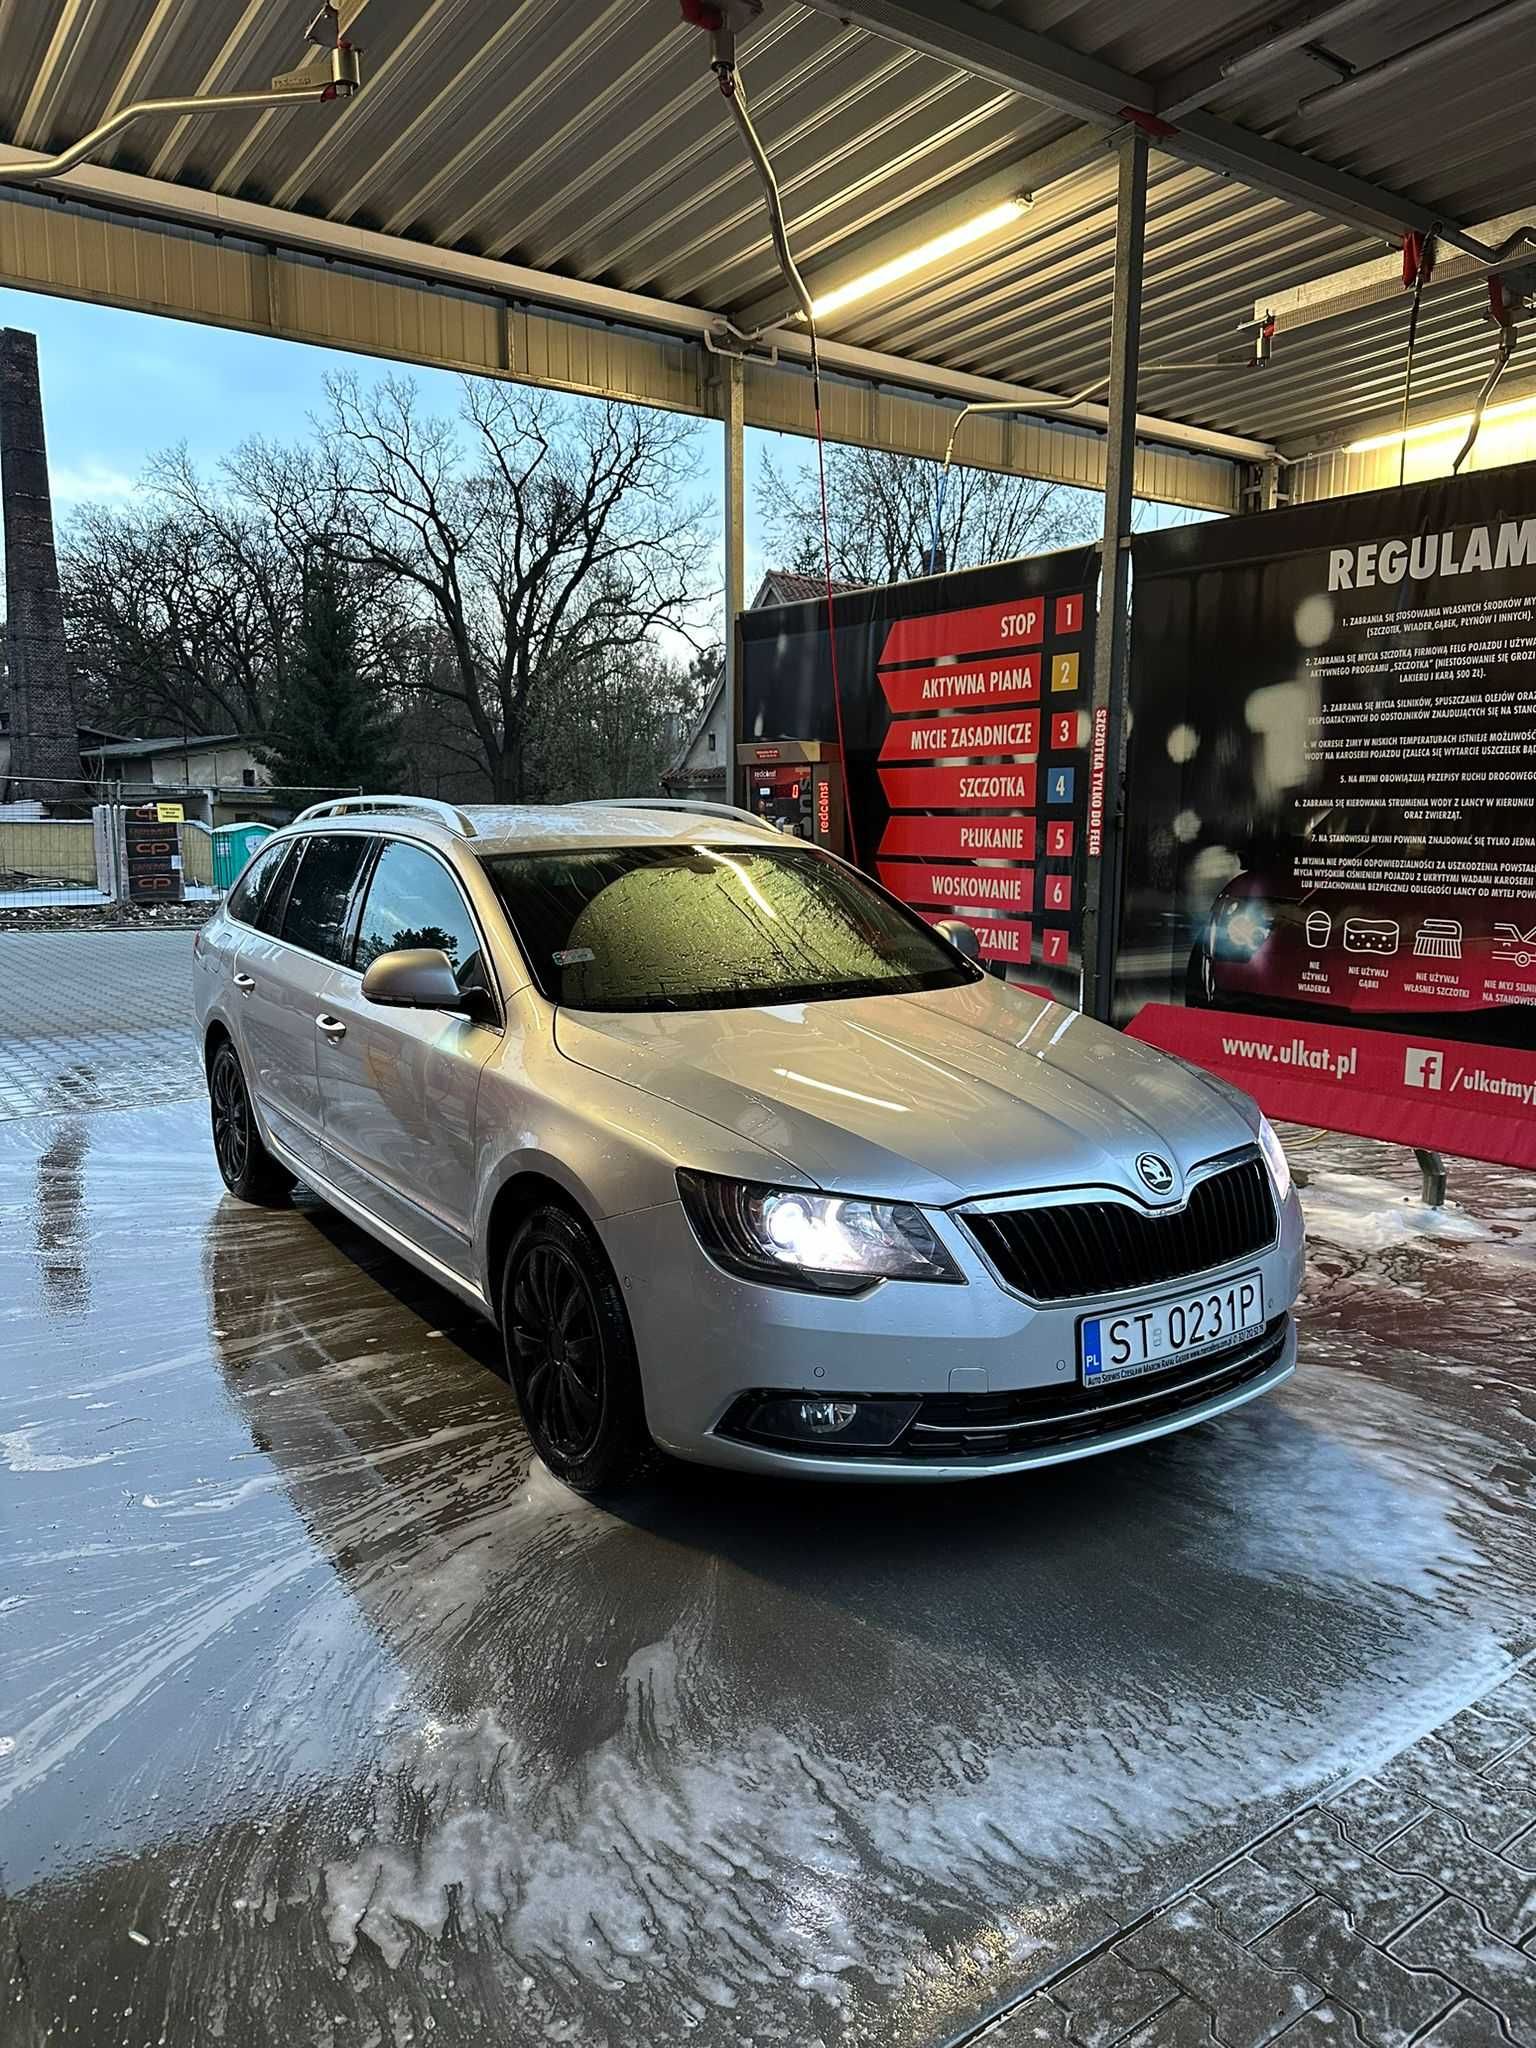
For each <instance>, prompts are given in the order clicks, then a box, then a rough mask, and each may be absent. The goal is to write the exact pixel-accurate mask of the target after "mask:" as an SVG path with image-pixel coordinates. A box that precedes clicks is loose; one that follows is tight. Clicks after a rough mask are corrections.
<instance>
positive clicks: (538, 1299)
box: [501, 1203, 654, 1493]
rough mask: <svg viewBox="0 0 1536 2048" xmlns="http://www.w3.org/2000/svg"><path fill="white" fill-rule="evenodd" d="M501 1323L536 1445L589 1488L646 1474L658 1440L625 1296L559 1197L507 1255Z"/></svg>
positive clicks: (607, 1487)
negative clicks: (649, 1419) (648, 1422)
mask: <svg viewBox="0 0 1536 2048" xmlns="http://www.w3.org/2000/svg"><path fill="white" fill-rule="evenodd" d="M501 1326H502V1335H503V1339H504V1342H505V1344H506V1353H507V1376H508V1378H509V1379H510V1380H511V1382H512V1386H513V1389H514V1390H515V1392H516V1394H517V1399H518V1405H519V1407H520V1408H521V1409H522V1411H523V1421H524V1423H525V1424H526V1425H527V1429H528V1434H529V1436H530V1437H531V1438H532V1440H533V1446H534V1449H535V1450H536V1451H537V1452H538V1454H539V1456H540V1457H541V1458H542V1459H543V1460H544V1462H545V1464H546V1465H548V1467H549V1469H550V1470H551V1472H553V1473H554V1474H555V1476H556V1478H557V1479H562V1480H564V1481H565V1483H566V1484H567V1485H568V1486H571V1487H574V1488H575V1489H576V1490H577V1491H578V1492H581V1493H604V1492H611V1491H614V1490H616V1489H617V1488H619V1487H622V1486H625V1485H627V1484H629V1483H630V1482H631V1481H632V1480H634V1479H636V1478H638V1477H639V1476H640V1474H641V1473H642V1472H643V1471H644V1470H645V1468H646V1467H647V1466H648V1465H649V1464H650V1463H651V1461H652V1458H653V1455H654V1448H653V1446H652V1443H651V1439H650V1434H649V1432H648V1431H647V1429H646V1426H645V1406H644V1402H643V1399H642V1397H641V1392H640V1376H639V1371H638V1369H637V1367H636V1364H635V1353H634V1341H633V1338H632V1337H631V1334H630V1328H629V1317H628V1315H627V1313H626V1312H625V1308H624V1300H623V1296H622V1295H621V1294H620V1292H619V1288H618V1284H617V1282H616V1281H615V1279H614V1277H613V1274H612V1271H611V1270H610V1268H609V1266H608V1262H607V1260H606V1258H605V1257H604V1256H603V1251H602V1247H601V1246H600V1245H599V1244H598V1243H597V1241H596V1239H595V1238H594V1237H593V1236H592V1234H591V1232H590V1231H589V1230H588V1229H587V1228H586V1226H585V1224H583V1223H582V1222H581V1221H580V1220H579V1219H578V1218H577V1217H576V1216H574V1215H573V1214H572V1213H571V1212H570V1211H569V1210H567V1209H564V1208H561V1207H559V1206H557V1205H555V1204H553V1203H550V1204H547V1205H545V1206H543V1207H541V1208H539V1209H536V1210H535V1211H534V1212H533V1213H532V1215H530V1216H529V1217H528V1218H527V1219H526V1220H525V1222H524V1223H523V1225H522V1227H521V1228H520V1229H519V1231H518V1233H517V1235H516V1237H515V1238H514V1239H513V1241H512V1247H511V1249H510V1251H509V1252H508V1254H507V1263H506V1269H505V1272H504V1274H503V1277H502V1298H501Z"/></svg>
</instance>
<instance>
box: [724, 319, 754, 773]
mask: <svg viewBox="0 0 1536 2048" xmlns="http://www.w3.org/2000/svg"><path fill="white" fill-rule="evenodd" d="M720 418H721V422H722V427H723V434H722V438H723V440H724V443H725V489H724V492H723V494H722V502H723V505H724V510H725V800H726V802H727V803H728V804H733V803H735V802H736V780H737V778H736V742H737V739H738V738H739V736H740V733H741V644H740V641H739V639H738V636H737V632H736V620H737V616H738V614H739V613H741V612H742V611H744V610H745V609H746V603H747V436H746V422H747V412H746V376H745V372H744V370H743V367H742V362H741V358H740V357H739V356H727V357H725V358H724V359H723V360H722V361H721V365H720Z"/></svg>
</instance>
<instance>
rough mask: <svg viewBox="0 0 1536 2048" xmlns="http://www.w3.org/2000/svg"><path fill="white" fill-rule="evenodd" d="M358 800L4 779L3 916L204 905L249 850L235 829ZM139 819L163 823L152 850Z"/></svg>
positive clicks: (309, 793)
mask: <svg viewBox="0 0 1536 2048" xmlns="http://www.w3.org/2000/svg"><path fill="white" fill-rule="evenodd" d="M357 794H358V792H357V790H356V789H355V788H352V789H318V788H317V789H308V788H305V789H297V788H295V789H283V790H281V791H279V790H269V789H257V790H250V789H247V788H245V787H243V786H241V787H239V788H230V789H224V788H190V787H180V786H176V785H170V784H162V783H125V782H121V781H113V782H110V783H105V782H87V781H84V780H81V781H76V782H66V781H62V780H58V779H46V780H44V779H40V778H36V777H22V776H13V775H7V776H3V777H0V913H4V912H24V913H36V914H42V915H46V913H47V912H48V911H49V910H53V909H89V908H93V907H95V908H105V907H106V906H108V905H111V904H116V903H123V902H144V903H147V902H153V901H157V900H158V901H162V902H192V903H197V902H203V903H209V904H211V903H214V902H216V901H217V900H218V899H219V897H220V896H222V894H223V893H224V890H225V889H226V888H227V887H228V885H229V883H230V881H231V880H232V879H233V876H234V874H236V873H238V871H239V868H240V867H241V866H242V865H243V864H244V860H245V856H246V853H247V852H248V851H249V842H248V841H247V840H245V839H243V838H242V837H241V836H240V835H239V834H238V833H235V832H234V831H233V828H236V827H238V826H239V825H241V824H247V825H254V826H260V825H268V826H272V827H276V826H278V825H282V824H286V823H287V822H288V820H289V819H290V818H292V817H294V816H296V815H297V813H298V812H299V811H300V810H302V809H304V808H305V807H306V806H307V805H308V804H311V803H318V802H320V801H321V800H322V799H324V798H327V797H336V796H355V795H357ZM177 812H180V814H181V815H180V816H179V817H178V816H176V813H177ZM146 821H149V822H155V823H163V825H164V827H165V829H164V831H163V832H161V833H159V834H158V835H151V837H153V838H154V842H155V843H154V847H153V849H151V848H150V846H149V845H148V843H147V841H146V837H145V831H144V825H145V823H146ZM130 842H132V843H130Z"/></svg>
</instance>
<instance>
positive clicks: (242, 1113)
mask: <svg viewBox="0 0 1536 2048" xmlns="http://www.w3.org/2000/svg"><path fill="white" fill-rule="evenodd" d="M208 1105H209V1112H210V1115H211V1117H212V1122H213V1156H214V1158H215V1159H216V1160H217V1161H218V1166H219V1173H220V1174H221V1176H222V1177H223V1181H224V1185H225V1187H227V1188H228V1189H229V1192H230V1193H231V1194H232V1195H238V1196H239V1198H240V1200H241V1201H242V1202H255V1203H257V1204H258V1205H259V1206H260V1207H262V1208H273V1207H275V1206H276V1205H277V1204H278V1203H280V1202H283V1201H285V1200H286V1199H287V1197H288V1194H289V1192H290V1190H291V1189H292V1187H293V1175H292V1174H291V1173H290V1172H289V1171H288V1169H287V1167H286V1166H282V1165H280V1164H279V1163H278V1161H277V1160H275V1159H274V1158H273V1157H272V1154H271V1153H270V1152H269V1151H268V1150H267V1148H266V1146H265V1145H264V1144H263V1143H262V1141H261V1133H260V1132H259V1131H258V1130H257V1128H256V1114H255V1111H254V1110H253V1109H252V1108H251V1096H250V1090H249V1089H248V1088H247V1087H246V1085H245V1074H244V1072H243V1071H242V1069H241V1066H240V1055H239V1054H238V1053H237V1052H236V1051H235V1048H234V1046H233V1045H232V1044H231V1043H230V1041H229V1040H228V1039H227V1038H226V1039H223V1040H221V1041H220V1043H219V1044H218V1045H217V1046H216V1047H215V1048H214V1054H213V1058H212V1059H211V1060H210V1061H209V1062H208Z"/></svg>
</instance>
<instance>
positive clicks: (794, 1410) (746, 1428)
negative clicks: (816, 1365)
mask: <svg viewBox="0 0 1536 2048" xmlns="http://www.w3.org/2000/svg"><path fill="white" fill-rule="evenodd" d="M920 1406H921V1403H920V1402H919V1401H917V1400H916V1399H915V1398H914V1399H912V1400H901V1399H899V1398H897V1399H892V1398H890V1397H883V1396H877V1397H874V1398H871V1399H867V1400H866V1399H865V1398H863V1397H862V1396H860V1395H857V1394H824V1395H823V1394H818V1395H816V1396H814V1397H813V1398H811V1399H809V1400H807V1399H806V1398H805V1397H804V1396H803V1395H800V1394H748V1395H746V1396H744V1398H743V1399H742V1400H740V1401H738V1402H737V1404H736V1406H735V1408H734V1409H733V1410H732V1411H731V1413H730V1415H728V1416H727V1417H726V1420H725V1422H724V1423H723V1424H722V1425H721V1430H722V1434H724V1435H726V1436H738V1437H771V1438H773V1439H775V1440H776V1441H779V1442H784V1443H799V1444H808V1445H809V1444H815V1445H821V1444H825V1445H826V1446H827V1448H828V1449H829V1450H830V1449H833V1448H834V1447H835V1448H836V1449H838V1450H843V1449H845V1448H849V1449H857V1450H864V1451H878V1450H884V1449H885V1448H886V1447H887V1446H888V1445H890V1444H893V1443H895V1441H896V1439H897V1438H898V1437H899V1436H900V1435H901V1433H902V1431H903V1430H904V1429H905V1428H906V1426H907V1424H908V1423H909V1422H910V1421H911V1420H912V1418H913V1416H914V1415H915V1414H916V1413H917V1411H918V1408H919V1407H920Z"/></svg>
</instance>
